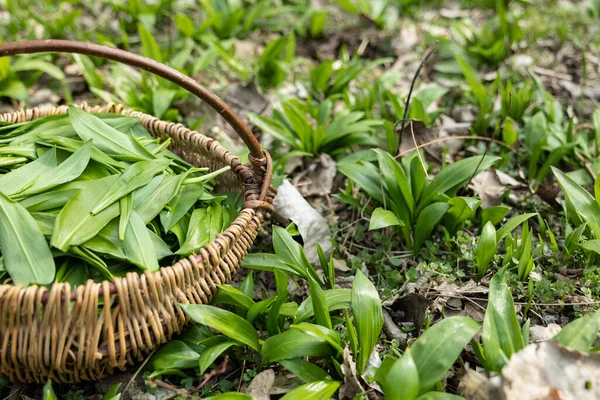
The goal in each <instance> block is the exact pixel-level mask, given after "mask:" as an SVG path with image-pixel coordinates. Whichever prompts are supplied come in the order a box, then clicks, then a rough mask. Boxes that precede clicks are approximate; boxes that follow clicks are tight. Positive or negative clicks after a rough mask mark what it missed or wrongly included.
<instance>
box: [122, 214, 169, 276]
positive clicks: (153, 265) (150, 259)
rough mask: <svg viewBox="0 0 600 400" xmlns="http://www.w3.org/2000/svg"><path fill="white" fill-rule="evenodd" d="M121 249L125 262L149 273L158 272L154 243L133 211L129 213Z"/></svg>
mask: <svg viewBox="0 0 600 400" xmlns="http://www.w3.org/2000/svg"><path fill="white" fill-rule="evenodd" d="M123 247H124V249H125V255H126V257H127V261H129V262H131V263H132V264H134V265H137V266H138V267H140V268H142V269H147V270H149V271H158V269H159V268H160V267H159V265H158V258H157V257H156V249H155V247H154V242H153V241H152V238H151V237H150V234H149V233H148V229H147V228H146V224H145V223H144V221H143V220H142V217H140V216H139V214H137V213H136V212H135V211H134V212H132V213H131V218H130V219H129V225H127V231H126V232H125V241H124V242H123Z"/></svg>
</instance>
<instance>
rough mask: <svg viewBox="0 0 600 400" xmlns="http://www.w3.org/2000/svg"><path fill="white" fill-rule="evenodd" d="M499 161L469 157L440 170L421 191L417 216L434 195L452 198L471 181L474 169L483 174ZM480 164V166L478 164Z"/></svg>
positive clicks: (489, 157) (497, 158)
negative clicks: (442, 194)
mask: <svg viewBox="0 0 600 400" xmlns="http://www.w3.org/2000/svg"><path fill="white" fill-rule="evenodd" d="M499 159H500V157H495V156H485V158H484V159H483V160H482V156H475V157H469V158H465V159H462V160H460V161H457V162H455V163H454V164H452V165H449V166H447V167H446V168H444V169H442V170H441V171H440V173H439V174H437V175H436V176H435V178H434V179H433V181H432V182H431V183H429V184H428V185H427V186H425V189H423V193H422V194H421V197H420V199H419V205H418V206H417V214H420V212H421V211H422V210H423V209H424V208H425V207H427V206H428V205H429V204H431V203H432V202H433V196H434V195H435V194H436V193H444V194H447V195H448V196H452V195H453V194H454V192H456V191H457V190H458V189H459V188H461V187H462V186H463V185H465V184H466V183H467V182H468V181H469V179H471V176H473V174H474V173H475V169H476V168H477V173H480V172H483V171H485V170H486V169H488V168H490V167H491V166H492V165H494V163H495V162H496V161H498V160H499ZM480 162H481V164H479V163H480ZM478 166H479V167H478Z"/></svg>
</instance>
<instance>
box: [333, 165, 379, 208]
mask: <svg viewBox="0 0 600 400" xmlns="http://www.w3.org/2000/svg"><path fill="white" fill-rule="evenodd" d="M338 170H339V171H340V172H341V173H342V174H344V175H345V176H346V177H347V178H348V179H350V180H351V181H353V182H354V183H356V184H357V185H358V186H359V187H360V188H361V189H362V190H364V191H365V192H366V193H367V194H368V195H369V196H370V197H372V198H373V199H374V200H376V201H377V202H379V203H383V195H382V186H381V179H380V178H379V174H378V171H377V169H376V168H375V166H374V165H373V164H371V163H364V164H363V165H358V164H350V163H348V164H343V165H338Z"/></svg>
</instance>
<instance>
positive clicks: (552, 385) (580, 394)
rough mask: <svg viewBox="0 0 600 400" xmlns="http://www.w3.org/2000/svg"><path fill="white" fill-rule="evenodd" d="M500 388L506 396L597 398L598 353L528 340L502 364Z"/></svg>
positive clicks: (533, 399)
mask: <svg viewBox="0 0 600 400" xmlns="http://www.w3.org/2000/svg"><path fill="white" fill-rule="evenodd" d="M501 391H502V394H503V395H504V396H505V398H507V399H522V400H551V399H552V400H553V399H562V400H575V399H598V398H600V354H597V353H587V354H584V353H581V352H579V351H574V350H569V349H566V348H564V347H562V346H560V345H559V344H558V343H557V342H555V341H553V340H548V341H544V342H541V343H539V344H531V345H529V346H527V347H525V348H524V349H523V350H521V351H519V352H517V353H515V354H513V356H512V357H511V359H510V361H509V363H508V364H507V365H506V366H505V367H504V368H503V370H502V386H501Z"/></svg>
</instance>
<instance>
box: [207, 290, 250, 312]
mask: <svg viewBox="0 0 600 400" xmlns="http://www.w3.org/2000/svg"><path fill="white" fill-rule="evenodd" d="M212 302H213V303H215V304H231V305H234V306H239V307H243V308H244V309H246V310H248V309H250V308H251V307H252V306H253V305H254V304H255V303H254V300H252V299H251V298H250V297H248V296H246V295H245V294H244V293H242V292H241V291H239V290H238V289H236V288H234V287H232V286H230V285H218V286H217V293H216V294H215V296H214V297H213V299H212Z"/></svg>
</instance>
